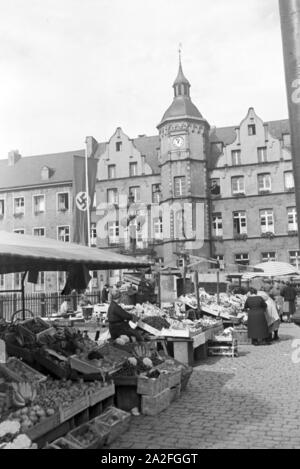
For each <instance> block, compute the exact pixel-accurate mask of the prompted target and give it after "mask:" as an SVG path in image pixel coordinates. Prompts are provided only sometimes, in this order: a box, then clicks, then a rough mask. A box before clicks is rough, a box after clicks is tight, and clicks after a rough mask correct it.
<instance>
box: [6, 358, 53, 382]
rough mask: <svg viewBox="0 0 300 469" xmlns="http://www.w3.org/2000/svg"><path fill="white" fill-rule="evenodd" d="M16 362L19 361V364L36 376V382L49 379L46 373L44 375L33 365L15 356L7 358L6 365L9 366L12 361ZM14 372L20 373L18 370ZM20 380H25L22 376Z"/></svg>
mask: <svg viewBox="0 0 300 469" xmlns="http://www.w3.org/2000/svg"><path fill="white" fill-rule="evenodd" d="M16 362H17V363H18V365H19V366H21V367H23V368H24V370H25V371H28V372H30V373H31V374H32V375H33V376H34V377H35V379H34V382H35V383H42V382H44V381H46V380H47V377H46V376H45V375H43V374H42V373H39V372H38V371H36V370H35V369H34V368H31V366H29V365H27V364H26V363H24V362H22V361H21V360H19V359H18V358H15V357H10V358H9V359H8V360H7V363H6V367H7V368H9V364H10V363H16ZM10 371H11V370H10ZM13 373H16V374H17V375H18V373H17V372H16V371H14V372H13ZM20 381H24V379H22V378H21V377H20Z"/></svg>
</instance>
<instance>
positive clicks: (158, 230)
mask: <svg viewBox="0 0 300 469" xmlns="http://www.w3.org/2000/svg"><path fill="white" fill-rule="evenodd" d="M107 225H108V226H107V235H108V242H109V244H119V241H120V225H119V222H118V221H115V222H109V223H108V224H107ZM130 235H131V236H134V237H135V239H136V244H137V247H138V248H143V247H145V243H147V242H146V241H145V236H144V232H143V229H142V226H141V224H140V223H139V222H138V221H137V219H135V220H133V221H131V222H130V228H124V240H125V242H126V240H129V237H130ZM153 238H154V239H156V240H161V239H162V238H163V224H162V217H155V218H153Z"/></svg>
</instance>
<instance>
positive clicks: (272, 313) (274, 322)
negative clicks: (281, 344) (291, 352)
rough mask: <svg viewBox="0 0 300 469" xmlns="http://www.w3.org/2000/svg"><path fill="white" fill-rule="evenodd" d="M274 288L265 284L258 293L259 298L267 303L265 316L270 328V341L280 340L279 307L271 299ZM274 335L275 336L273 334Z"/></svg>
mask: <svg viewBox="0 0 300 469" xmlns="http://www.w3.org/2000/svg"><path fill="white" fill-rule="evenodd" d="M271 290H272V287H271V285H269V284H265V285H263V286H262V287H261V290H260V291H258V292H257V294H258V295H259V296H261V298H262V299H263V300H264V301H265V302H266V304H267V309H266V310H265V316H266V320H267V323H268V327H269V333H270V335H269V339H270V340H279V336H278V329H279V326H280V322H281V321H280V317H279V314H278V311H277V306H276V303H275V301H274V299H273V298H272V297H271V295H272V293H271ZM273 333H274V334H273Z"/></svg>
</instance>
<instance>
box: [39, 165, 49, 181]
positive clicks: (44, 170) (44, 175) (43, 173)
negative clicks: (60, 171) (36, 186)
mask: <svg viewBox="0 0 300 469" xmlns="http://www.w3.org/2000/svg"><path fill="white" fill-rule="evenodd" d="M41 178H42V180H43V181H47V179H50V168H48V166H44V167H43V168H42V170H41Z"/></svg>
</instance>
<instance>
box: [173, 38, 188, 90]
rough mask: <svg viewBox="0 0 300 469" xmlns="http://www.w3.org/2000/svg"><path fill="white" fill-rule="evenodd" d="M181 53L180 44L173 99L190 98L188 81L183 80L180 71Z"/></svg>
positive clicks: (180, 46) (183, 77) (180, 45)
mask: <svg viewBox="0 0 300 469" xmlns="http://www.w3.org/2000/svg"><path fill="white" fill-rule="evenodd" d="M181 53H182V44H181V42H180V43H179V46H178V56H179V69H178V74H177V78H176V80H175V81H174V84H173V88H174V94H175V98H176V97H178V96H186V97H189V96H190V86H191V85H190V83H189V81H188V80H187V79H186V78H185V76H184V74H183V71H182V64H181Z"/></svg>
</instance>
